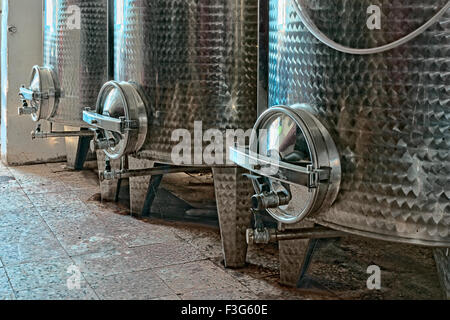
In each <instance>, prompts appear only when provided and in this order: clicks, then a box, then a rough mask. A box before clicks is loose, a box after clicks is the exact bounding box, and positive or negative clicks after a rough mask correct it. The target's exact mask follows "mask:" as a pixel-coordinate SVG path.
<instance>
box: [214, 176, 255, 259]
mask: <svg viewBox="0 0 450 320" xmlns="http://www.w3.org/2000/svg"><path fill="white" fill-rule="evenodd" d="M244 173H246V172H245V171H244V170H243V169H240V168H213V175H214V186H215V190H216V199H217V207H218V213H219V224H220V233H221V236H222V247H223V254H224V258H225V266H226V267H229V268H239V267H243V266H245V262H246V256H247V242H246V239H245V234H246V230H247V228H249V227H250V226H251V218H252V217H251V213H250V208H251V202H250V200H251V196H252V195H253V193H254V192H253V187H252V185H251V182H250V180H249V179H248V178H246V177H244V176H243V174H244Z"/></svg>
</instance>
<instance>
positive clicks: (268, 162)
mask: <svg viewBox="0 0 450 320" xmlns="http://www.w3.org/2000/svg"><path fill="white" fill-rule="evenodd" d="M230 160H231V161H233V162H234V163H236V164H237V165H238V166H240V167H242V168H245V169H247V170H249V171H252V172H254V173H256V174H257V175H260V176H264V177H266V178H270V179H275V180H278V181H281V182H285V183H293V184H297V185H301V186H305V187H307V188H308V189H315V188H317V186H318V185H319V183H320V182H323V181H328V179H329V177H330V168H319V169H315V168H314V167H313V166H312V165H307V166H306V167H302V166H295V165H293V164H290V163H286V162H281V161H279V160H277V159H274V158H268V157H264V156H262V155H260V154H256V153H252V152H251V151H250V150H249V149H247V148H233V147H231V148H230Z"/></svg>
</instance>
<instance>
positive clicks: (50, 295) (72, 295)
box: [16, 286, 98, 300]
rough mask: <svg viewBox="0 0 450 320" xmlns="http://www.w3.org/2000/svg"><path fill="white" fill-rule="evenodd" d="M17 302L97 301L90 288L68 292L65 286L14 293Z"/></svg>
mask: <svg viewBox="0 0 450 320" xmlns="http://www.w3.org/2000/svg"><path fill="white" fill-rule="evenodd" d="M16 296H17V300H98V297H97V295H96V294H95V292H94V290H92V289H91V288H90V287H88V286H86V287H82V288H81V289H74V290H69V289H68V288H67V287H66V286H61V287H56V288H55V287H50V288H37V289H31V290H24V291H18V292H16Z"/></svg>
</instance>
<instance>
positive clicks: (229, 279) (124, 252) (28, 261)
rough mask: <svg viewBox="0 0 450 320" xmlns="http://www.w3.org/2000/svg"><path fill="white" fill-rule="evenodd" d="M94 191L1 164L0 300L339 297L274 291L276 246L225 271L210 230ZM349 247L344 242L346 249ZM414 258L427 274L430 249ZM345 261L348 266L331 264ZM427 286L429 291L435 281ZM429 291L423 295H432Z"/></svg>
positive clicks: (78, 180)
mask: <svg viewBox="0 0 450 320" xmlns="http://www.w3.org/2000/svg"><path fill="white" fill-rule="evenodd" d="M98 192H99V187H98V181H97V177H96V175H95V174H94V173H93V172H91V171H84V172H70V171H67V170H65V169H64V165H63V164H47V165H35V166H26V167H18V168H6V167H5V166H3V165H1V164H0V300H1V299H264V298H271V299H327V298H332V299H335V298H341V297H345V296H342V295H341V294H339V292H338V291H339V290H336V291H335V292H333V290H323V291H320V292H316V291H314V292H312V291H302V290H291V289H286V288H283V287H281V286H279V285H278V284H277V279H278V277H279V274H278V257H277V252H276V248H274V247H266V248H264V249H263V250H261V249H258V248H253V249H252V250H251V251H250V252H249V261H251V264H250V265H249V266H248V267H247V268H246V269H245V270H227V269H225V268H224V267H223V266H222V262H221V260H222V254H221V245H220V236H219V233H218V231H217V230H211V229H205V228H201V227H198V228H197V227H191V226H189V227H186V226H182V225H176V224H169V223H163V222H154V221H150V222H149V221H139V220H136V219H134V218H132V217H130V216H128V215H126V210H124V209H123V208H120V207H119V206H116V205H115V204H102V203H100V202H98V201H97V200H96V199H98ZM372 243H373V242H370V243H369V244H368V246H370V245H372ZM357 246H358V245H356V247H357ZM354 247H355V244H354V243H350V244H348V245H347V247H346V251H345V252H351V250H353V249H352V248H354ZM380 247H381V248H383V250H384V246H380ZM349 248H350V249H349ZM349 250H350V251H349ZM334 251H335V249H333V252H334ZM372 251H373V250H372ZM342 252H343V256H344V255H345V252H344V251H342ZM362 252H364V251H363V250H362ZM380 252H383V251H380ZM399 252H400V254H401V252H406V251H405V250H399ZM352 255H353V254H352ZM421 259H422V258H421ZM427 259H428V260H427ZM335 260H336V258H334V257H333V261H335ZM405 261H406V263H405V264H408V261H407V260H405ZM421 261H426V262H423V264H426V265H425V266H422V265H421V267H423V268H425V269H423V270H428V269H426V268H428V267H429V266H428V264H430V262H429V255H428V251H426V252H425V253H424V256H423V259H422V260H421ZM421 263H422V262H421ZM344 265H345V266H347V267H348V266H352V264H351V263H342V264H339V266H344ZM318 266H320V268H318V269H316V270H315V269H314V268H313V273H314V272H315V273H317V274H320V272H323V273H325V274H326V275H329V274H332V272H331V273H330V272H329V271H328V269H327V268H335V267H336V264H335V263H334V262H332V263H328V262H326V261H325V262H324V261H319V264H318ZM348 268H349V267H348ZM358 268H359V265H358V266H357V267H355V270H357V271H358V272H359V269H358ZM360 269H361V268H360ZM314 270H315V271H314ZM408 272H409V271H408ZM423 272H425V271H423ZM426 272H428V271H426ZM426 272H425V273H426ZM429 272H430V274H432V271H429ZM349 273H350V272H349ZM337 274H338V275H339V274H340V273H339V270H338V273H337ZM362 274H363V277H365V276H366V275H365V273H364V271H362ZM396 277H397V275H395V274H393V279H395V278H396ZM420 279H422V278H420ZM420 279H419V280H420ZM429 279H431V280H429ZM76 280H79V281H76ZM363 280H364V279H363ZM425 280H426V281H425ZM425 280H424V281H425V282H426V283H427V285H428V283H430V282H431V283H432V285H435V283H434V282H433V281H434V278H433V276H429V277H428V278H426V279H425ZM358 281H359V280H358ZM360 282H361V284H363V283H364V281H360ZM358 285H359V282H358ZM74 286H75V288H74ZM425 286H426V285H425ZM69 288H71V289H69ZM347 289H348V285H347V284H346V286H345V290H347ZM422 289H423V288H422ZM433 290H434V289H433ZM433 290H431V291H430V292H431V293H429V294H435V291H436V290H437V291H438V289H436V290H434V291H433ZM425 292H426V293H427V294H428V291H426V290H425ZM356 297H358V296H356Z"/></svg>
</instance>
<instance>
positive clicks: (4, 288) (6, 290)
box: [0, 268, 12, 295]
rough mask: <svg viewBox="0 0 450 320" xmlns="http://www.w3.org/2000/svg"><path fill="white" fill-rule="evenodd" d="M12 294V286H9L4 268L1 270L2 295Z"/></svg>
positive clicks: (0, 290)
mask: <svg viewBox="0 0 450 320" xmlns="http://www.w3.org/2000/svg"><path fill="white" fill-rule="evenodd" d="M11 292H12V288H11V285H10V284H9V280H8V276H7V275H6V271H5V269H4V268H0V295H2V294H8V293H11Z"/></svg>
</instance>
